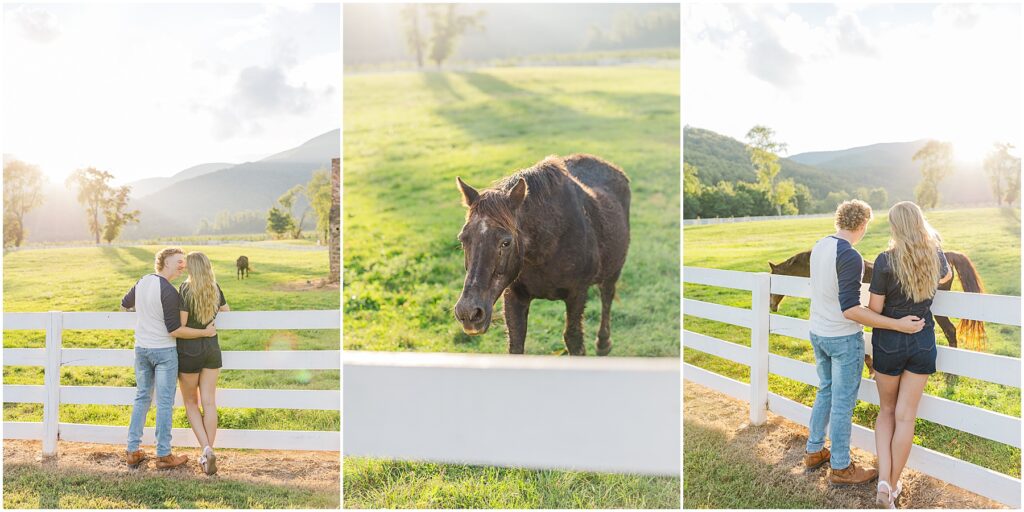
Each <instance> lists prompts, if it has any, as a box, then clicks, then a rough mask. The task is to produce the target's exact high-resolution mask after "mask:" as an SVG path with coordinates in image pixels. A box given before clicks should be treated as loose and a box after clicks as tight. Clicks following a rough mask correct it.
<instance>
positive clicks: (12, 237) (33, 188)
mask: <svg viewBox="0 0 1024 512" xmlns="http://www.w3.org/2000/svg"><path fill="white" fill-rule="evenodd" d="M43 181H44V178H43V173H42V172H41V171H40V170H39V168H38V167H36V166H34V165H30V164H27V163H25V162H22V161H21V160H15V159H11V160H5V161H4V249H6V248H8V247H11V246H14V247H21V243H22V242H23V241H24V240H25V236H26V235H27V234H28V233H27V231H26V230H25V214H26V213H28V212H29V211H31V210H32V209H33V208H35V207H36V206H39V205H40V204H42V203H43V192H42V189H43Z"/></svg>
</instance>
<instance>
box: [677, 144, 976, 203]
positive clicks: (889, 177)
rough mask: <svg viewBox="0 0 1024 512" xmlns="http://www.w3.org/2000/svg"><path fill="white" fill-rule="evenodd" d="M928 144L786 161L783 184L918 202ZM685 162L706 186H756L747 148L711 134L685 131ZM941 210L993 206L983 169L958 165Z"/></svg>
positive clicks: (942, 189)
mask: <svg viewBox="0 0 1024 512" xmlns="http://www.w3.org/2000/svg"><path fill="white" fill-rule="evenodd" d="M927 142H928V140H927V139H921V140H914V141H908V142H885V143H879V144H871V145H869V146H861V147H854V148H848V149H840V150H832V151H811V152H805V153H798V154H795V155H790V156H788V157H784V158H780V159H779V163H780V164H781V167H782V170H781V171H780V172H779V174H780V176H781V177H782V178H793V181H795V182H797V183H803V184H804V185H806V186H807V187H808V188H809V189H810V190H811V192H812V194H813V195H814V196H815V197H816V198H818V199H821V198H823V197H824V196H826V195H828V193H829V192H838V191H845V192H848V193H851V194H852V193H853V192H854V191H855V190H856V189H857V188H859V187H867V188H869V189H870V188H875V187H882V188H884V189H886V191H887V192H888V193H889V200H890V202H895V201H900V200H913V199H914V187H916V186H917V184H918V182H919V181H920V180H921V170H920V166H919V165H918V163H917V162H914V160H913V156H914V153H916V152H917V151H918V150H919V149H921V147H923V146H924V145H925V144H926V143H927ZM683 161H685V162H686V163H688V164H690V165H693V166H696V167H697V169H698V176H699V177H700V180H701V182H703V183H705V184H708V185H714V184H715V183H717V182H719V181H729V182H736V181H747V182H754V181H756V175H755V173H754V169H753V167H752V166H751V165H750V157H749V155H748V154H747V151H746V145H745V144H744V143H743V142H740V141H739V140H736V139H734V138H732V137H728V136H725V135H721V134H718V133H715V132H713V131H711V130H706V129H703V128H696V127H690V126H687V127H686V128H685V129H684V148H683ZM939 193H940V194H941V197H940V205H941V204H964V203H988V202H992V201H993V198H992V192H991V189H990V188H989V183H988V178H987V177H986V175H985V173H984V172H983V171H982V169H981V163H980V162H977V163H963V162H954V165H953V173H952V174H951V175H950V176H948V177H946V178H945V179H944V180H943V181H942V182H941V183H940V185H939Z"/></svg>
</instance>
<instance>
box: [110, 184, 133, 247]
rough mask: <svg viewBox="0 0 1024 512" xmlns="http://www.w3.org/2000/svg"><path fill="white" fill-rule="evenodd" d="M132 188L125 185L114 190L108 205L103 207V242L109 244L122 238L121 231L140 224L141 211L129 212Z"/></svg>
mask: <svg viewBox="0 0 1024 512" xmlns="http://www.w3.org/2000/svg"><path fill="white" fill-rule="evenodd" d="M131 192H132V188H131V187H129V186H128V185H123V186H121V187H118V188H112V189H110V190H109V192H108V197H107V201H106V205H104V207H103V221H104V224H103V240H105V241H106V242H107V243H108V244H109V243H110V242H113V241H114V240H116V239H117V237H119V236H121V229H123V228H124V226H126V225H128V224H131V223H133V222H139V211H138V210H132V211H127V210H126V209H127V208H128V201H129V200H130V199H131V197H130V196H131Z"/></svg>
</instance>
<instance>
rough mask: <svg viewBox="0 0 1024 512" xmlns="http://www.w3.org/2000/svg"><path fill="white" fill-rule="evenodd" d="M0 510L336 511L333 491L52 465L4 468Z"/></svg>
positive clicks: (21, 465) (170, 473)
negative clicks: (315, 509)
mask: <svg viewBox="0 0 1024 512" xmlns="http://www.w3.org/2000/svg"><path fill="white" fill-rule="evenodd" d="M3 479H4V508H40V509H56V508H149V509H153V508H210V507H213V508H241V509H249V508H338V507H339V500H338V495H337V492H331V491H330V490H324V491H315V490H310V489H304V488H301V487H297V486H294V485H275V484H270V483H258V484H257V483H253V482H247V481H241V480H231V479H224V478H219V477H213V478H205V477H203V478H190V477H188V476H186V475H180V474H175V471H169V472H167V473H162V472H161V473H157V472H156V471H155V470H154V471H153V472H149V471H141V472H139V473H137V474H133V475H127V476H126V475H123V474H104V473H99V472H96V473H93V472H86V471H78V470H69V469H61V468H57V467H55V466H54V465H53V463H51V462H48V463H44V464H43V465H38V464H9V465H5V466H4V476H3Z"/></svg>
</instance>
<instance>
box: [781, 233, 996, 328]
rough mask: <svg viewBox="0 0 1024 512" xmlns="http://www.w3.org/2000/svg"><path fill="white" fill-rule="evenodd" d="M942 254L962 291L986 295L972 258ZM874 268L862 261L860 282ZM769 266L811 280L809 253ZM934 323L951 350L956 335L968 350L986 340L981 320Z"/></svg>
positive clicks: (941, 319) (940, 318)
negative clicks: (862, 270)
mask: <svg viewBox="0 0 1024 512" xmlns="http://www.w3.org/2000/svg"><path fill="white" fill-rule="evenodd" d="M945 253H946V261H948V262H949V264H950V265H952V267H953V272H954V274H956V275H957V276H959V277H960V285H961V286H962V287H963V289H964V291H965V292H969V293H985V286H984V285H983V284H982V282H981V276H979V275H978V269H976V268H974V263H973V262H971V259H970V258H968V257H967V255H965V254H962V253H959V252H953V251H945ZM874 265H875V264H874V262H872V261H868V260H864V279H863V281H864V282H865V283H870V282H871V276H872V272H873V270H874ZM768 266H769V267H771V270H772V274H780V275H785V276H798V277H810V276H811V251H804V252H801V253H798V254H796V255H794V256H793V257H792V258H789V259H788V260H786V261H783V262H782V263H778V264H776V263H772V262H768ZM952 286H953V280H952V279H950V280H949V281H946V282H945V283H943V284H940V285H939V289H940V290H945V291H949V289H950V288H951V287H952ZM783 298H785V295H778V294H774V293H773V294H772V297H771V304H770V306H771V310H772V311H773V312H776V311H778V310H779V303H780V302H782V299H783ZM935 323H937V324H939V327H940V328H941V329H942V333H943V334H945V335H946V340H947V341H948V342H949V346H950V347H953V348H956V346H957V334H958V333H959V334H960V335H961V337H962V339H963V341H964V343H965V344H966V345H967V346H968V347H979V346H981V344H982V343H983V342H984V340H985V323H984V322H982V321H980V320H969V319H961V320H960V323H959V324H958V326H957V327H953V322H950V321H949V318H947V317H944V316H939V315H935Z"/></svg>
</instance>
